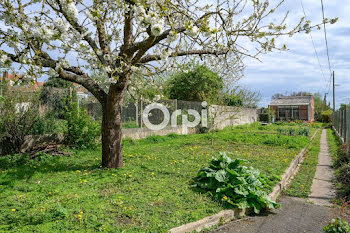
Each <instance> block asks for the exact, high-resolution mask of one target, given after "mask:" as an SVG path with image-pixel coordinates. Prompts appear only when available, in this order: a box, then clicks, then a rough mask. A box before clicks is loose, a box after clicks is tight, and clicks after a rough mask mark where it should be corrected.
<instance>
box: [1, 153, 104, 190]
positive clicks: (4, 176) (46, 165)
mask: <svg viewBox="0 0 350 233" xmlns="http://www.w3.org/2000/svg"><path fill="white" fill-rule="evenodd" d="M75 156H76V155H75ZM65 157H67V156H65ZM99 168H100V164H99V163H98V162H97V161H93V162H92V161H91V160H88V161H80V163H79V161H76V162H74V163H72V160H69V159H64V158H63V159H62V157H58V156H56V157H54V156H51V155H42V156H39V157H37V158H35V159H30V158H29V156H28V155H26V154H17V155H13V157H11V156H6V157H1V158H0V170H2V173H0V185H2V188H3V189H4V188H5V187H6V188H7V189H10V188H13V187H14V183H15V181H18V180H29V179H31V178H32V177H33V176H34V175H35V174H37V173H41V174H49V173H56V172H57V173H58V172H69V171H77V170H79V171H80V170H86V171H92V170H96V169H99Z"/></svg>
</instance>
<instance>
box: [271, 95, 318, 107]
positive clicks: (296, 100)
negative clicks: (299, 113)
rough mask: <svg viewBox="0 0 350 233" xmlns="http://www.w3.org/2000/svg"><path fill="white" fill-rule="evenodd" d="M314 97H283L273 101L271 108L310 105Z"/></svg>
mask: <svg viewBox="0 0 350 233" xmlns="http://www.w3.org/2000/svg"><path fill="white" fill-rule="evenodd" d="M312 98H313V96H312V95H306V96H281V97H278V98H276V99H274V100H272V101H271V103H270V106H280V105H309V104H310V103H311V101H312Z"/></svg>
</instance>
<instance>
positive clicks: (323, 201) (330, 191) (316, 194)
mask: <svg viewBox="0 0 350 233" xmlns="http://www.w3.org/2000/svg"><path fill="white" fill-rule="evenodd" d="M328 150H329V148H328V143H327V131H326V130H325V129H324V130H323V131H322V136H321V150H320V154H319V155H318V165H317V169H316V174H315V177H314V179H313V181H312V187H311V194H310V196H309V201H310V202H312V203H314V204H316V205H321V206H332V203H331V201H332V199H333V198H334V196H335V188H334V186H333V183H332V180H333V179H334V175H333V169H332V167H331V166H332V158H331V156H330V154H329V151H328Z"/></svg>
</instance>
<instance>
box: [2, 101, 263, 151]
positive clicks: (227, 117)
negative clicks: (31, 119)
mask: <svg viewBox="0 0 350 233" xmlns="http://www.w3.org/2000/svg"><path fill="white" fill-rule="evenodd" d="M209 112H210V114H216V115H214V118H215V124H216V128H217V129H223V128H225V127H227V126H232V125H242V124H250V123H254V122H256V121H257V120H258V114H257V109H254V108H235V107H228V106H218V105H212V106H210V110H209ZM170 133H175V134H194V133H198V128H188V129H187V131H186V130H184V129H183V128H182V126H177V127H170V126H169V127H166V128H164V129H162V130H158V131H153V130H150V129H148V128H133V129H123V138H132V139H141V138H146V137H148V136H151V135H159V136H165V135H168V134H170ZM63 140H64V136H63V134H54V135H50V134H47V135H29V136H26V137H25V143H24V144H23V146H22V149H21V151H26V150H28V149H30V148H31V147H33V146H35V145H37V144H42V143H50V142H57V143H62V142H63ZM0 153H1V148H0Z"/></svg>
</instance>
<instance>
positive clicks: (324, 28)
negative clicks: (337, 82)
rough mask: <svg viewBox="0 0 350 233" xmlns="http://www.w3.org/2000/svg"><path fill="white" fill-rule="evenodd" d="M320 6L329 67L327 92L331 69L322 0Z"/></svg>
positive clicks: (329, 86)
mask: <svg viewBox="0 0 350 233" xmlns="http://www.w3.org/2000/svg"><path fill="white" fill-rule="evenodd" d="M321 6H322V19H323V30H324V39H325V41H326V49H327V50H326V51H327V58H328V68H329V73H330V76H329V84H328V92H327V93H329V90H330V88H331V79H332V69H331V62H330V59H329V49H328V40H327V30H326V21H325V17H324V6H323V0H321Z"/></svg>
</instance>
